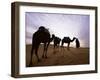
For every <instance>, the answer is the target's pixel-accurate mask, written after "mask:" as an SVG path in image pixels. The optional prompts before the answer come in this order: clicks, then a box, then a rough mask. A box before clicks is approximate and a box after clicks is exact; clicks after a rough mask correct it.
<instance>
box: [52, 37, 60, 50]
mask: <svg viewBox="0 0 100 80" xmlns="http://www.w3.org/2000/svg"><path fill="white" fill-rule="evenodd" d="M60 41H61V39H60V38H59V37H56V36H55V37H54V49H55V47H56V46H58V47H59V44H60Z"/></svg>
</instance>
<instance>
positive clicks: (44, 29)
mask: <svg viewBox="0 0 100 80" xmlns="http://www.w3.org/2000/svg"><path fill="white" fill-rule="evenodd" d="M38 30H39V31H41V32H42V31H43V32H46V33H49V31H48V29H46V28H45V27H44V26H40V27H39V29H38Z"/></svg>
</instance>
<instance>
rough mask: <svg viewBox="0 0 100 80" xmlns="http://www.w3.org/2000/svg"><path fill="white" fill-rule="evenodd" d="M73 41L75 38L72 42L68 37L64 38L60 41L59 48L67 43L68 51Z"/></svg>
mask: <svg viewBox="0 0 100 80" xmlns="http://www.w3.org/2000/svg"><path fill="white" fill-rule="evenodd" d="M75 39H76V38H75V37H74V38H73V39H72V40H71V39H70V37H64V38H63V39H62V43H61V46H62V47H63V44H64V43H68V46H67V49H68V50H69V46H70V42H73V41H74V40H75Z"/></svg>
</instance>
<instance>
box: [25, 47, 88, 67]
mask: <svg viewBox="0 0 100 80" xmlns="http://www.w3.org/2000/svg"><path fill="white" fill-rule="evenodd" d="M30 52H31V45H26V66H27V67H28V64H29V62H30ZM42 54H43V45H40V46H39V50H38V55H39V58H40V59H41V61H40V62H37V57H36V56H35V54H34V53H33V57H32V63H33V64H32V66H33V67H34V66H56V65H79V64H89V48H79V49H77V48H72V47H71V48H70V50H67V47H64V48H61V47H59V48H56V49H55V50H54V48H53V45H50V46H49V48H48V52H47V57H48V58H47V59H45V58H42Z"/></svg>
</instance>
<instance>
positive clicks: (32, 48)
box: [29, 46, 33, 66]
mask: <svg viewBox="0 0 100 80" xmlns="http://www.w3.org/2000/svg"><path fill="white" fill-rule="evenodd" d="M32 56H33V46H32V49H31V59H30V63H29V66H31V65H32Z"/></svg>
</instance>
